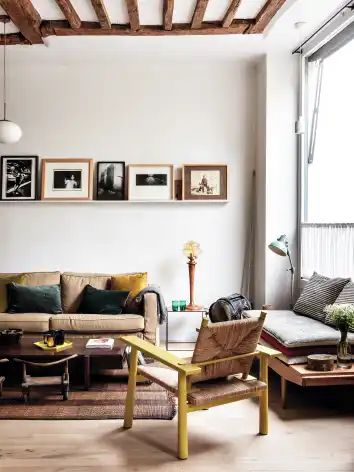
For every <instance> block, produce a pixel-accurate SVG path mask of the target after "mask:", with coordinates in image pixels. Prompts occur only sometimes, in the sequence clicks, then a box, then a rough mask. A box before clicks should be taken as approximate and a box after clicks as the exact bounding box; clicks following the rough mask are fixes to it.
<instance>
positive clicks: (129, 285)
mask: <svg viewBox="0 0 354 472" xmlns="http://www.w3.org/2000/svg"><path fill="white" fill-rule="evenodd" d="M146 286H147V272H133V273H131V274H117V275H114V276H112V286H111V288H112V290H128V292H129V299H132V298H134V297H135V296H136V295H138V293H139V292H141V290H143V288H145V287H146Z"/></svg>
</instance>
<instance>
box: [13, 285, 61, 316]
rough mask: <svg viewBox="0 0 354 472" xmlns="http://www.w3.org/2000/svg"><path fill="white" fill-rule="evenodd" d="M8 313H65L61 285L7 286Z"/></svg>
mask: <svg viewBox="0 0 354 472" xmlns="http://www.w3.org/2000/svg"><path fill="white" fill-rule="evenodd" d="M7 298H8V308H7V311H8V313H49V314H52V315H57V314H58V313H63V310H62V307H61V291H60V285H39V286H36V287H34V286H28V285H19V284H15V283H10V284H8V285H7Z"/></svg>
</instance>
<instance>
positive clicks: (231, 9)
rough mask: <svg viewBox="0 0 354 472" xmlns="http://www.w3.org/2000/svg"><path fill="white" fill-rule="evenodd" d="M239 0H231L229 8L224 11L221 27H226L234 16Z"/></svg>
mask: <svg viewBox="0 0 354 472" xmlns="http://www.w3.org/2000/svg"><path fill="white" fill-rule="evenodd" d="M240 3H241V0H232V1H231V3H230V6H229V8H228V9H227V12H226V13H225V16H224V19H223V21H222V26H223V28H228V27H229V26H230V25H231V23H232V21H233V19H234V18H235V15H236V11H237V9H238V7H239V6H240Z"/></svg>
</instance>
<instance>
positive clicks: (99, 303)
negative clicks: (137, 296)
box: [79, 285, 129, 315]
mask: <svg viewBox="0 0 354 472" xmlns="http://www.w3.org/2000/svg"><path fill="white" fill-rule="evenodd" d="M128 295H129V292H123V291H119V290H100V289H97V288H94V287H92V286H91V285H86V287H85V290H84V294H83V297H82V302H81V305H80V308H79V313H87V314H97V315H120V314H121V313H122V311H123V308H124V305H125V302H126V300H127V298H128Z"/></svg>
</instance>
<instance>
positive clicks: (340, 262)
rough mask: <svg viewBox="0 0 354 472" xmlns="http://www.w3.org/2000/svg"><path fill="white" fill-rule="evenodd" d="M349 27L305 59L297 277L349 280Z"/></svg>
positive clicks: (352, 229)
mask: <svg viewBox="0 0 354 472" xmlns="http://www.w3.org/2000/svg"><path fill="white" fill-rule="evenodd" d="M353 37H354V27H353V25H351V26H350V27H348V28H347V29H346V31H343V32H342V33H341V36H340V37H338V38H334V39H332V41H331V42H330V43H329V44H327V45H325V46H324V47H322V48H321V49H320V50H319V51H318V52H316V53H315V54H313V55H312V56H310V57H308V59H307V83H306V92H307V110H308V119H307V125H308V126H307V146H306V151H307V152H306V155H305V169H304V182H303V191H304V205H303V215H302V225H301V226H302V228H301V233H302V237H301V241H302V244H301V259H302V261H301V263H302V274H301V275H302V276H303V277H308V276H310V275H311V274H312V272H313V271H314V270H316V271H318V272H320V273H322V274H323V275H328V276H351V277H353V278H354V39H353Z"/></svg>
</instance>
